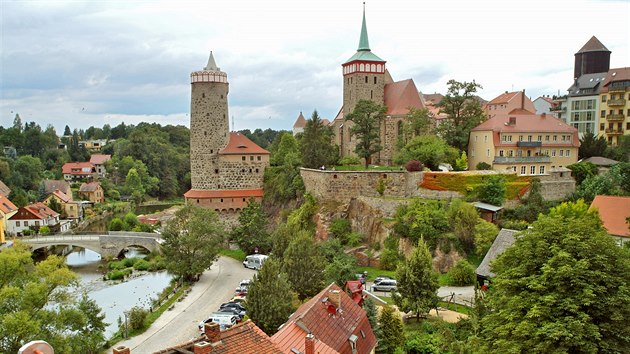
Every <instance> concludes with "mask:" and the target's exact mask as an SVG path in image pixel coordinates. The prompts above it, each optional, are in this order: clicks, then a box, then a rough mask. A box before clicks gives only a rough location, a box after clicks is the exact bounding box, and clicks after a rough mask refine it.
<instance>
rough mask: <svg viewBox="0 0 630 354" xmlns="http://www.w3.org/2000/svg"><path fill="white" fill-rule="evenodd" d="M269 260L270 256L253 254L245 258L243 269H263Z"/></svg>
mask: <svg viewBox="0 0 630 354" xmlns="http://www.w3.org/2000/svg"><path fill="white" fill-rule="evenodd" d="M267 258H269V256H266V255H264V254H251V255H249V256H247V257H245V260H244V261H243V267H245V268H249V269H255V270H259V269H260V268H262V265H263V263H265V261H266V260H267Z"/></svg>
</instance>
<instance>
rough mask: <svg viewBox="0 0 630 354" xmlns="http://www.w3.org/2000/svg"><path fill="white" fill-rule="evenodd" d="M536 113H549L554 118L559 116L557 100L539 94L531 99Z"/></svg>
mask: <svg viewBox="0 0 630 354" xmlns="http://www.w3.org/2000/svg"><path fill="white" fill-rule="evenodd" d="M533 104H534V108H535V109H536V111H535V112H536V114H543V113H545V114H551V115H552V116H554V117H556V118H560V116H559V114H558V106H559V104H558V102H556V101H554V100H553V99H551V98H550V97H549V96H540V97H538V98H537V99H535V100H534V101H533Z"/></svg>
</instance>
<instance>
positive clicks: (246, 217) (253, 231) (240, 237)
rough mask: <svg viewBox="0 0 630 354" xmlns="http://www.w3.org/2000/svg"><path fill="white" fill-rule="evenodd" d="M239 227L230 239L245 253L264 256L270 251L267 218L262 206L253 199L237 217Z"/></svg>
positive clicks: (233, 231)
mask: <svg viewBox="0 0 630 354" xmlns="http://www.w3.org/2000/svg"><path fill="white" fill-rule="evenodd" d="M238 222H239V226H237V227H236V228H235V229H234V230H232V233H231V239H232V240H233V241H235V242H236V243H237V244H238V246H239V247H240V249H241V250H243V251H245V253H247V254H250V253H254V251H255V250H258V252H260V253H263V254H266V253H268V252H269V251H271V237H270V236H269V232H267V216H266V215H265V213H264V212H263V210H262V205H261V204H260V203H257V202H256V201H255V200H254V199H253V198H251V199H250V200H249V202H248V203H247V206H246V207H245V208H243V210H242V211H241V213H240V215H239V216H238Z"/></svg>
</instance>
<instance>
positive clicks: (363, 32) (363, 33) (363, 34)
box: [357, 3, 370, 51]
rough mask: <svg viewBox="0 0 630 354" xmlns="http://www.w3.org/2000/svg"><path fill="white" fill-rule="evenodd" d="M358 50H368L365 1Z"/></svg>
mask: <svg viewBox="0 0 630 354" xmlns="http://www.w3.org/2000/svg"><path fill="white" fill-rule="evenodd" d="M357 50H358V51H366V50H367V51H369V50H370V41H369V40H368V33H367V25H366V24H365V3H363V24H362V25H361V38H360V39H359V48H358V49H357Z"/></svg>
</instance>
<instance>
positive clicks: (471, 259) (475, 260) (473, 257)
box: [466, 252, 484, 268]
mask: <svg viewBox="0 0 630 354" xmlns="http://www.w3.org/2000/svg"><path fill="white" fill-rule="evenodd" d="M483 257H484V256H480V255H478V254H475V253H472V252H471V253H470V254H469V255H468V256H466V260H467V261H468V263H470V264H472V265H473V267H474V268H477V267H479V265H480V264H481V261H483Z"/></svg>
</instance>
